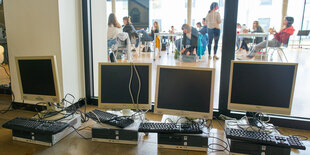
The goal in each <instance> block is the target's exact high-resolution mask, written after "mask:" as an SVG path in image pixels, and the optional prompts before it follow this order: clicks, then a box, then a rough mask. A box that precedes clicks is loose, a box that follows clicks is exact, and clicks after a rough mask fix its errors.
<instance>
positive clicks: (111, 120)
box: [87, 109, 134, 128]
mask: <svg viewBox="0 0 310 155" xmlns="http://www.w3.org/2000/svg"><path fill="white" fill-rule="evenodd" d="M94 113H95V114H94ZM87 117H89V118H91V119H92V120H94V121H100V122H101V123H105V124H109V125H112V126H116V127H120V128H125V127H127V126H129V125H130V124H132V123H133V122H134V120H132V119H130V118H128V117H123V116H117V115H115V114H111V113H108V112H105V111H102V110H98V109H95V110H93V111H91V112H88V113H87ZM98 119H99V120H98Z"/></svg>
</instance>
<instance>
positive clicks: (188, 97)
mask: <svg viewBox="0 0 310 155" xmlns="http://www.w3.org/2000/svg"><path fill="white" fill-rule="evenodd" d="M158 74H159V75H158V77H157V78H159V79H158V80H157V97H156V99H157V101H156V104H157V106H156V108H157V109H159V111H161V110H160V109H162V112H163V113H167V114H175V115H179V114H181V115H183V116H188V117H191V116H193V117H197V116H198V117H199V118H204V117H205V116H204V117H200V116H203V115H200V114H202V113H204V114H208V113H211V115H212V108H213V107H212V105H213V104H212V102H213V100H212V99H213V96H212V95H213V77H214V73H213V69H207V68H204V69H202V68H180V67H160V68H159V72H158ZM164 109H165V110H167V111H165V110H164ZM169 110H173V111H171V113H170V112H169ZM178 111H179V112H178ZM182 111H183V112H184V113H182ZM175 112H176V113H175ZM190 112H193V113H190ZM194 113H196V114H199V115H196V116H194V115H193V114H194Z"/></svg>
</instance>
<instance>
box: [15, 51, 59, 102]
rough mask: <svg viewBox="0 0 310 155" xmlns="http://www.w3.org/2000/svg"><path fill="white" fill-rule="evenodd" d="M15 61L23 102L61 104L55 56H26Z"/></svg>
mask: <svg viewBox="0 0 310 155" xmlns="http://www.w3.org/2000/svg"><path fill="white" fill-rule="evenodd" d="M15 60H16V68H17V77H18V82H19V87H20V93H21V96H22V99H23V100H32V101H40V102H52V103H59V102H60V100H61V99H60V94H59V93H60V90H59V89H60V88H59V79H58V72H57V67H56V57H55V56H25V57H16V58H15Z"/></svg>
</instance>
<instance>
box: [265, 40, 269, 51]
mask: <svg viewBox="0 0 310 155" xmlns="http://www.w3.org/2000/svg"><path fill="white" fill-rule="evenodd" d="M266 39H267V41H266V50H265V54H268V42H269V39H268V36H267V37H266Z"/></svg>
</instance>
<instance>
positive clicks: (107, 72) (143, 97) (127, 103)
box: [98, 63, 152, 110]
mask: <svg viewBox="0 0 310 155" xmlns="http://www.w3.org/2000/svg"><path fill="white" fill-rule="evenodd" d="M137 73H138V74H137ZM137 75H139V76H137ZM139 81H140V83H141V85H140V87H139ZM129 83H131V85H129ZM151 86H152V64H151V63H99V87H98V88H99V91H98V92H99V94H98V107H99V108H103V109H115V110H122V109H144V110H148V109H151ZM129 88H131V90H132V97H133V98H131V95H130V92H129ZM139 88H140V89H139ZM139 91H140V93H139V99H138V100H137V97H138V92H139ZM132 99H133V100H134V101H132ZM137 101H138V102H137Z"/></svg>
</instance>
